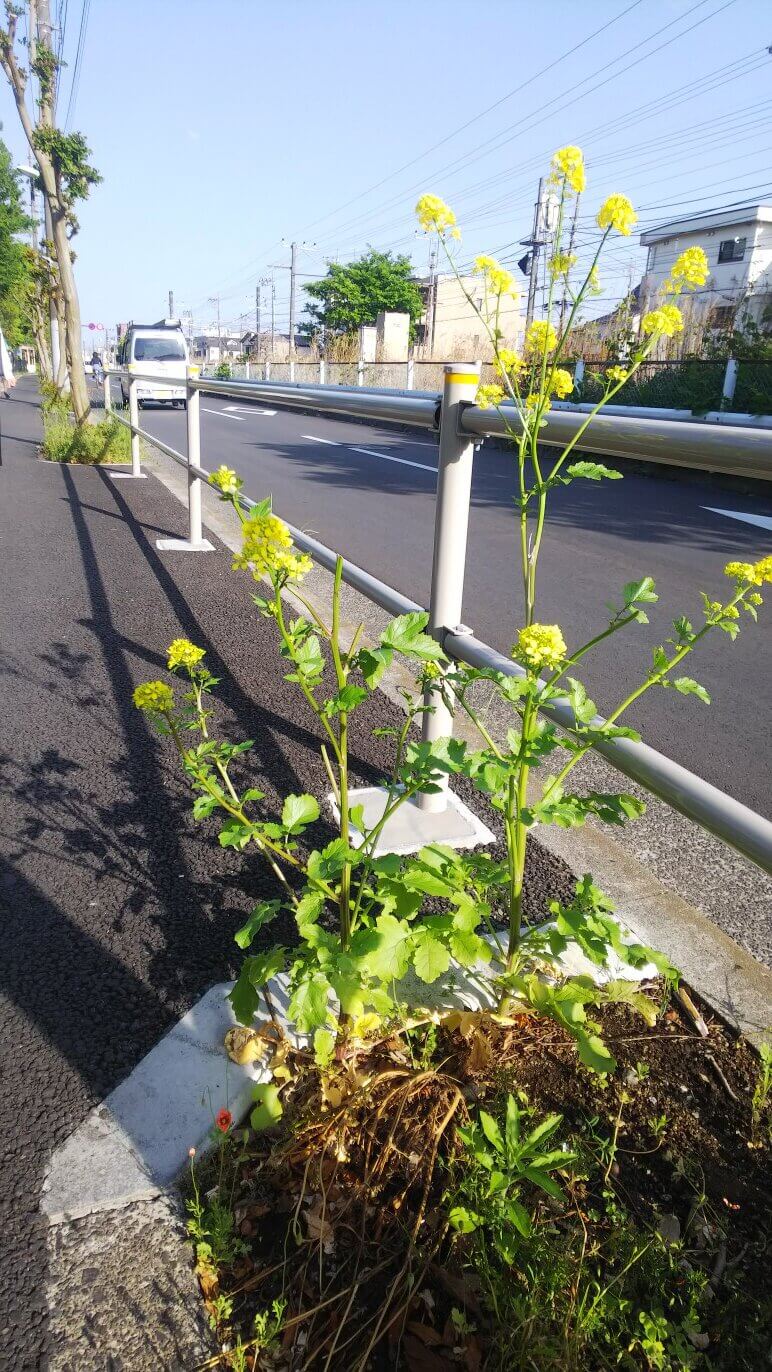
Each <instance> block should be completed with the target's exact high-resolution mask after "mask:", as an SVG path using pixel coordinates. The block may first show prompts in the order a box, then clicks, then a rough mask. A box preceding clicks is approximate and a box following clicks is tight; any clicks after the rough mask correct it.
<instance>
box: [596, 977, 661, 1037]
mask: <svg viewBox="0 0 772 1372" xmlns="http://www.w3.org/2000/svg"><path fill="white" fill-rule="evenodd" d="M603 1000H604V1001H610V1002H611V1003H612V1004H614V1005H629V1006H630V1009H631V1010H635V1012H636V1014H639V1015H641V1017H642V1018H643V1019H644V1020H645V1021H646V1023H647V1024H648V1026H649V1028H650V1029H653V1027H654V1025H655V1024H656V1023H657V1007H656V1005H655V1004H654V1001H653V1000H650V999H649V997H648V996H647V995H644V993H643V991H641V990H640V989H639V986H638V983H637V982H635V981H608V982H606V985H605V986H604V987H603Z"/></svg>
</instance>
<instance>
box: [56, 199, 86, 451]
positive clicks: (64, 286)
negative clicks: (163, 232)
mask: <svg viewBox="0 0 772 1372" xmlns="http://www.w3.org/2000/svg"><path fill="white" fill-rule="evenodd" d="M51 220H52V225H51V227H52V230H53V235H54V247H55V248H56V260H57V262H58V264H59V285H60V288H61V292H62V299H63V301H64V323H65V341H66V345H67V365H68V368H69V372H70V395H71V399H72V408H73V412H74V414H75V420H76V423H78V424H83V423H85V421H86V420H87V419H88V413H89V409H90V405H89V398H88V387H87V385H86V369H85V367H84V365H83V352H82V346H81V333H80V302H79V300H78V290H77V287H76V285H75V273H74V272H73V270H72V257H71V256H70V240H69V238H68V237H67V224H66V220H65V217H64V214H63V213H62V211H61V209H60V208H59V206H58V204H57V205H56V206H54V205H51ZM59 342H60V347H61V343H62V340H61V339H60V341H59Z"/></svg>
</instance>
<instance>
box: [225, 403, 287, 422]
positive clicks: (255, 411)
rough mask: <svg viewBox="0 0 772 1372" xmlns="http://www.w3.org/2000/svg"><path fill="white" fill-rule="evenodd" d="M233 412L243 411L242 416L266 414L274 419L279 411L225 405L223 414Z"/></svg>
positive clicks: (249, 406)
mask: <svg viewBox="0 0 772 1372" xmlns="http://www.w3.org/2000/svg"><path fill="white" fill-rule="evenodd" d="M231 410H241V413H242V414H265V415H268V416H269V418H271V419H273V417H274V415H276V414H278V410H260V409H257V408H256V407H255V406H254V405H225V406H224V408H223V414H226V413H229V412H230V411H231Z"/></svg>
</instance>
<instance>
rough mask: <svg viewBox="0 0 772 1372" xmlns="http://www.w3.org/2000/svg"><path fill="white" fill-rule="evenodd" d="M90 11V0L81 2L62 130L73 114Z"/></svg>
mask: <svg viewBox="0 0 772 1372" xmlns="http://www.w3.org/2000/svg"><path fill="white" fill-rule="evenodd" d="M90 9H91V0H83V8H82V10H81V12H80V28H79V30H78V46H77V49H76V51H75V65H74V67H73V69H72V84H71V86H70V97H69V100H68V101H67V113H66V115H65V116H64V124H63V126H62V127H63V128H65V129H66V128H67V125H68V124H69V122H70V119H71V117H72V115H73V114H74V112H75V104H76V102H77V99H78V87H79V86H80V73H81V67H82V64H83V50H84V48H85V45H86V29H87V28H88V16H89V11H90Z"/></svg>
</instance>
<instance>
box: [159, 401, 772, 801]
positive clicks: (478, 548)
mask: <svg viewBox="0 0 772 1372" xmlns="http://www.w3.org/2000/svg"><path fill="white" fill-rule="evenodd" d="M201 410H202V415H201V418H202V461H203V463H204V465H205V466H207V467H209V468H210V469H211V468H213V467H215V466H217V465H218V464H219V463H220V462H226V463H227V464H228V465H229V466H233V467H235V468H237V470H238V471H239V472H240V474H241V475H242V476H243V478H244V482H245V490H246V493H247V494H248V495H250V496H252V497H255V498H258V497H262V496H265V495H267V494H269V493H270V494H271V495H272V496H273V500H274V506H275V508H276V510H277V512H278V513H280V514H281V515H283V516H284V518H286V519H288V520H289V521H290V522H291V523H293V524H296V525H298V526H299V527H302V528H304V529H306V530H307V531H308V532H309V533H312V534H314V535H315V536H316V537H318V538H320V539H321V540H322V542H324V543H326V544H328V545H329V546H331V547H333V548H335V549H337V550H338V551H340V552H341V553H343V554H344V555H345V556H346V557H347V558H350V559H351V560H352V561H353V562H357V563H359V564H360V565H361V566H363V567H365V568H366V569H367V570H368V571H369V572H372V573H373V574H374V575H376V576H378V577H380V578H382V580H384V581H386V582H388V583H389V584H390V585H392V586H395V587H396V588H397V589H398V590H400V591H402V592H403V593H404V594H406V595H409V596H412V597H414V598H415V599H417V600H419V601H420V602H421V603H423V604H426V603H428V594H429V579H430V572H431V556H432V528H433V517H434V493H435V487H436V469H437V451H436V443H435V441H434V440H433V438H432V436H431V435H430V434H429V433H426V434H421V435H420V436H413V435H408V434H405V433H402V432H398V431H396V430H391V429H390V428H389V426H388V425H379V424H372V425H369V424H360V423H351V422H347V421H345V420H339V419H331V418H323V417H321V416H311V415H307V414H298V413H294V412H292V411H286V410H273V409H269V408H268V405H267V402H266V403H265V405H263V404H261V405H256V404H249V403H248V402H245V401H242V402H239V403H238V405H237V404H236V402H235V401H226V400H224V399H221V398H214V397H212V396H202V398H201ZM142 424H143V427H144V428H146V429H147V431H148V432H149V433H151V434H155V435H157V436H158V437H161V438H163V439H164V440H165V441H166V442H167V443H170V444H172V445H173V446H174V447H176V448H177V449H178V450H179V451H184V449H185V416H184V414H183V413H182V412H180V411H172V410H169V409H167V408H166V407H152V408H148V409H145V410H143V411H142ZM514 476H515V474H514V469H513V464H512V461H511V459H510V458H509V457H508V456H507V454H506V453H505V452H503V451H502V450H500V449H495V448H493V447H483V448H482V449H481V450H480V451H479V452H478V453H477V456H476V459H475V472H474V482H473V493H472V511H471V519H470V530H469V551H468V561H467V571H466V592H465V601H464V621H465V622H466V623H467V624H469V625H470V626H471V627H472V628H473V629H474V632H475V633H476V634H477V635H478V637H480V638H482V639H484V640H485V641H487V642H488V643H491V644H493V645H494V646H495V647H496V648H499V649H501V650H502V651H505V652H506V651H507V650H508V649H509V646H510V644H511V642H512V640H513V637H514V634H515V631H516V629H517V627H518V625H519V624H520V623H521V598H520V589H519V576H518V571H517V566H516V561H515V558H516V546H515V537H514V533H515V530H514V516H513V509H512V503H511V502H512V497H513V495H514V493H515V481H514ZM708 507H712V508H708ZM716 508H719V509H723V510H726V511H731V512H735V513H737V514H740V515H752V516H761V517H762V521H763V525H764V527H759V526H756V525H753V524H749V523H747V522H745V521H743V520H739V519H735V518H731V517H729V516H728V515H726V514H717V513H714V512H713V510H714V509H716ZM771 550H772V491H770V493H769V494H767V493H766V491H764V490H763V489H762V490H761V491H756V492H755V493H754V494H752V495H743V494H740V493H738V492H737V491H733V490H730V489H728V488H727V485H726V484H722V483H721V482H720V481H718V480H714V479H711V478H708V477H704V476H702V475H701V474H700V473H694V475H693V476H692V477H690V478H688V479H686V480H684V479H678V480H675V479H673V475H672V474H671V473H670V472H663V474H662V475H661V476H659V475H648V474H646V475H640V474H637V473H636V474H633V473H631V472H628V474H626V476H625V479H624V481H616V482H604V483H602V485H600V486H598V485H596V484H595V483H591V482H583V481H576V482H574V483H573V484H572V485H571V486H569V487H566V488H563V489H559V490H556V491H553V492H552V494H551V499H550V516H549V526H548V530H547V534H546V536H545V540H544V544H543V554H542V558H541V561H540V564H539V566H540V581H539V602H538V615H539V618H540V619H541V620H542V621H544V622H547V623H553V622H557V623H559V624H560V625H561V626H562V627H563V630H564V633H565V636H566V639H567V641H568V642H569V644H574V645H575V644H577V643H580V642H584V641H586V640H587V639H588V638H590V637H592V636H593V635H594V634H595V633H597V632H598V631H599V630H600V629H602V628H603V627H604V624H605V622H606V614H605V609H604V607H605V604H606V602H607V601H609V600H611V599H617V603H619V602H618V597H619V595H620V592H621V588H622V586H623V585H624V583H625V582H627V581H630V580H632V579H633V578H636V577H640V576H643V575H645V574H648V575H651V576H653V577H654V578H655V580H656V582H657V587H658V590H659V594H660V602H659V604H658V605H656V606H652V607H651V613H650V620H651V624H650V626H649V627H648V628H643V627H638V626H632V627H631V628H629V629H627V630H626V631H625V632H624V633H621V634H619V635H617V636H616V637H615V638H614V639H613V640H611V641H610V642H609V643H608V644H604V645H602V647H601V648H600V649H598V650H596V652H595V654H594V656H593V657H592V658H591V659H589V660H588V661H587V666H586V669H585V670H584V673H583V679H584V681H585V683H586V685H587V687H588V689H589V690H590V692H591V694H592V696H593V699H594V700H595V701H596V703H597V705H598V707H599V708H600V709H601V710H602V711H604V712H606V711H607V710H609V709H611V708H612V707H613V706H614V704H616V703H617V702H618V701H619V700H621V699H623V698H624V695H625V694H626V693H627V692H628V691H629V690H630V689H631V688H632V687H633V686H634V685H635V684H637V683H638V682H639V681H640V679H641V677H642V675H643V674H644V673H645V671H646V670H647V669H648V666H649V663H650V660H651V659H650V648H651V646H653V645H654V644H656V643H659V642H661V641H662V640H663V639H664V638H666V637H667V634H668V632H669V631H670V624H671V620H672V619H673V617H674V616H676V615H679V614H686V615H687V616H688V617H690V618H692V619H693V621H694V622H696V623H699V622H700V597H699V592H700V590H702V589H704V590H705V591H707V592H708V593H709V594H710V595H711V596H714V597H715V596H718V595H720V594H721V593H722V592H724V591H725V590H726V586H727V583H726V580H725V578H724V577H723V575H722V568H723V566H724V564H725V563H726V562H727V561H728V560H729V559H730V558H739V559H742V560H754V559H755V558H757V557H759V556H762V555H764V554H766V553H768V552H770V551H771ZM771 611H772V604H770V605H769V606H767V607H765V609H764V610H762V612H761V620H760V623H759V624H758V625H754V624H753V623H752V622H751V621H750V620H749V621H748V622H747V624H746V625H745V626H744V629H743V632H742V633H741V635H740V637H739V639H737V640H736V641H735V642H734V643H732V642H731V641H730V640H729V638H728V637H727V636H726V635H724V634H722V633H720V632H718V631H717V632H716V633H715V634H714V635H712V636H711V638H710V639H709V640H708V641H707V643H706V644H705V645H703V646H702V647H701V648H700V651H699V658H697V656H696V655H695V657H694V658H693V659H692V660H691V663H690V664H687V668H686V670H688V674H689V675H693V676H695V677H696V678H697V679H698V680H699V681H701V682H702V683H703V684H704V685H705V686H706V687H707V689H708V691H709V692H710V695H711V699H712V704H711V705H710V706H705V705H704V704H702V702H701V701H699V700H698V699H696V698H694V697H684V696H681V695H679V694H678V693H677V692H675V691H664V690H658V691H657V692H656V693H655V692H652V693H650V694H649V695H648V697H647V698H645V699H644V700H642V701H641V702H639V703H638V705H637V706H636V708H635V709H634V711H632V712H631V714H630V716H629V722H631V723H633V724H634V725H635V726H636V727H637V728H639V729H640V730H641V732H642V735H643V737H644V739H645V740H646V742H648V743H650V744H651V745H652V746H653V747H655V748H658V749H660V750H661V751H663V752H666V753H668V754H669V755H670V756H671V757H673V758H675V759H676V760H677V761H678V762H681V763H682V764H683V765H684V766H687V767H689V768H690V769H691V770H693V771H695V772H697V773H698V774H700V775H701V776H703V777H705V778H706V779H707V780H708V781H710V782H712V783H713V784H714V785H716V786H719V787H721V788H722V789H723V790H726V791H728V792H729V793H730V794H732V795H734V796H735V797H736V798H737V799H739V800H742V801H743V802H745V804H747V805H750V806H751V807H752V808H754V809H757V810H761V811H762V812H764V813H769V812H770V810H772V805H771V804H770V792H771V790H772V787H771V786H770V773H769V750H768V745H767V744H766V742H765V738H766V737H767V729H768V725H765V717H766V715H767V713H768V705H769V700H770V691H769V683H770V679H771V678H772V652H771V650H770V642H771V638H770V618H769V616H770V612H771Z"/></svg>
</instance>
